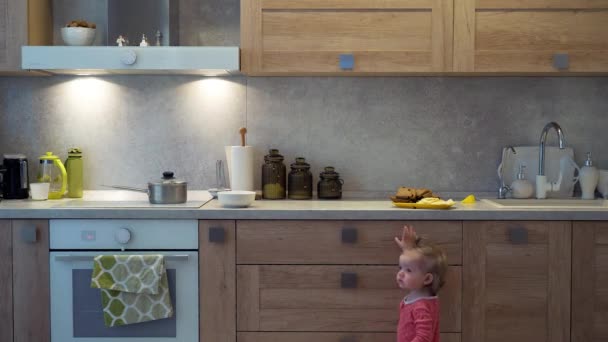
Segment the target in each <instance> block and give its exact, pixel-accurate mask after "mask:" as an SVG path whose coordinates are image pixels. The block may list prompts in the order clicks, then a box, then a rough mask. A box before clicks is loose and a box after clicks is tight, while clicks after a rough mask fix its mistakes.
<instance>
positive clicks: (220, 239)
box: [209, 227, 226, 243]
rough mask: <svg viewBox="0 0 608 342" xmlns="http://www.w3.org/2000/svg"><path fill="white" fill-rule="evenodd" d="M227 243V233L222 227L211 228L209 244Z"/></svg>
mask: <svg viewBox="0 0 608 342" xmlns="http://www.w3.org/2000/svg"><path fill="white" fill-rule="evenodd" d="M224 241H226V231H225V230H224V228H222V227H211V228H209V242H214V243H224Z"/></svg>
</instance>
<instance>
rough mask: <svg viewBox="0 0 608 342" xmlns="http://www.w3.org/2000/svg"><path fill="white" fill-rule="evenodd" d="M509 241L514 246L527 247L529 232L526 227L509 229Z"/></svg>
mask: <svg viewBox="0 0 608 342" xmlns="http://www.w3.org/2000/svg"><path fill="white" fill-rule="evenodd" d="M509 241H510V242H511V243H512V244H514V245H525V244H527V243H528V230H527V229H526V228H524V227H512V228H509Z"/></svg>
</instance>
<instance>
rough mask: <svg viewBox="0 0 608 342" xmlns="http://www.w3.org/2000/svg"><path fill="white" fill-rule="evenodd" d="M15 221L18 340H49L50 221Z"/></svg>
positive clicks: (15, 297) (15, 285)
mask: <svg viewBox="0 0 608 342" xmlns="http://www.w3.org/2000/svg"><path fill="white" fill-rule="evenodd" d="M12 225H13V302H14V315H15V317H14V320H15V321H14V342H32V341H36V342H49V341H50V338H51V327H50V317H49V312H50V310H51V308H50V305H51V303H50V296H49V291H50V283H49V223H48V221H46V220H15V221H13V222H12Z"/></svg>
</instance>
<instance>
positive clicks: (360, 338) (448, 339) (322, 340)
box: [237, 332, 460, 342]
mask: <svg viewBox="0 0 608 342" xmlns="http://www.w3.org/2000/svg"><path fill="white" fill-rule="evenodd" d="M440 339H441V342H460V334H459V333H445V334H441V336H440ZM396 340H397V336H396V334H395V333H298V332H295V333H294V332H285V333H284V332H240V333H238V335H237V341H238V342H310V341H315V342H395V341H396Z"/></svg>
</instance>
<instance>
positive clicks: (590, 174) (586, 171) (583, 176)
mask: <svg viewBox="0 0 608 342" xmlns="http://www.w3.org/2000/svg"><path fill="white" fill-rule="evenodd" d="M599 178H600V172H599V170H598V169H597V167H595V166H593V160H591V152H587V160H585V165H584V166H583V167H581V171H580V175H579V183H580V185H581V191H582V192H583V195H582V196H581V198H582V199H595V188H596V187H597V183H598V181H599Z"/></svg>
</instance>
